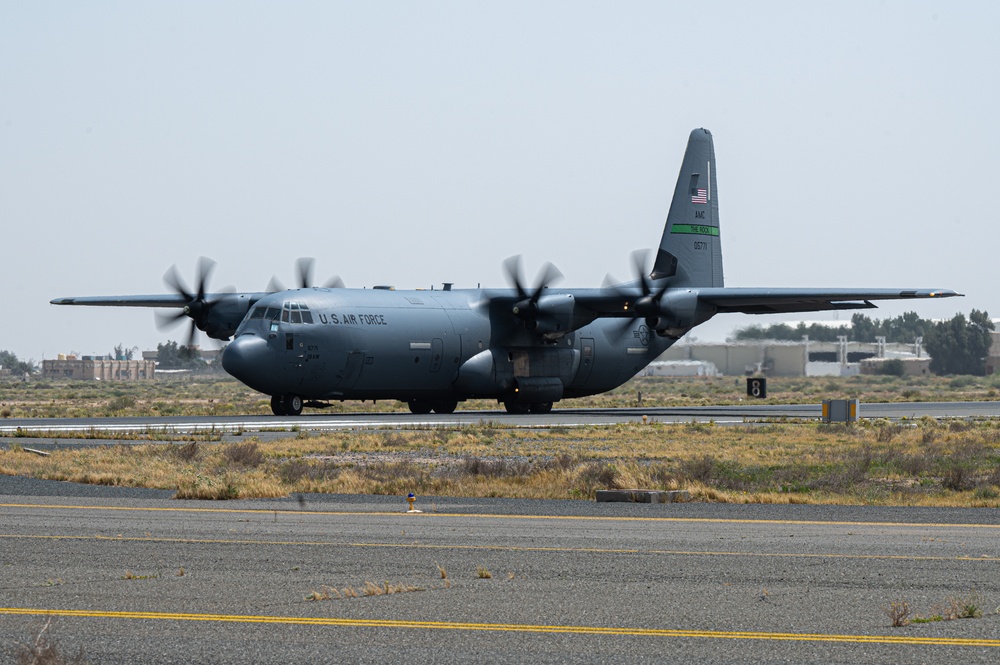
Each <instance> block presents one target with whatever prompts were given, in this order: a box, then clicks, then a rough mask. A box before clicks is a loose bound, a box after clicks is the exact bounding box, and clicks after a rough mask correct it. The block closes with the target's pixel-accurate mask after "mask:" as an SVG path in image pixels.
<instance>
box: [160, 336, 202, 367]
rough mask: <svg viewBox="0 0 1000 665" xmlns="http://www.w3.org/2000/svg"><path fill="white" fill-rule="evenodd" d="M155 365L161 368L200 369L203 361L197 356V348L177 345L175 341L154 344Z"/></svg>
mask: <svg viewBox="0 0 1000 665" xmlns="http://www.w3.org/2000/svg"><path fill="white" fill-rule="evenodd" d="M156 358H157V366H158V367H160V368H162V369H200V368H202V367H204V366H205V361H204V360H202V359H201V358H200V357H198V349H197V348H196V347H192V346H178V345H177V342H172V341H171V342H167V343H166V344H157V345H156Z"/></svg>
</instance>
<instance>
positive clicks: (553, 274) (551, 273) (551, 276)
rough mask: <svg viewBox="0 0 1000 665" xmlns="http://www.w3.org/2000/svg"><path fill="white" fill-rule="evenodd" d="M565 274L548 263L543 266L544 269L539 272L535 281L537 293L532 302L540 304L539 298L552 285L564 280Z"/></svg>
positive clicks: (534, 294) (532, 297) (533, 295)
mask: <svg viewBox="0 0 1000 665" xmlns="http://www.w3.org/2000/svg"><path fill="white" fill-rule="evenodd" d="M562 277H563V274H562V272H561V271H560V270H559V268H556V267H555V266H554V265H552V264H551V263H548V262H546V263H545V265H543V266H542V269H541V270H540V271H539V272H538V277H537V278H536V279H535V284H537V286H535V292H534V293H533V294H532V296H531V301H532V302H538V298H539V297H541V295H542V290H543V289H544V288H545V287H547V286H549V285H550V284H552V283H553V282H557V281H559V280H560V279H562Z"/></svg>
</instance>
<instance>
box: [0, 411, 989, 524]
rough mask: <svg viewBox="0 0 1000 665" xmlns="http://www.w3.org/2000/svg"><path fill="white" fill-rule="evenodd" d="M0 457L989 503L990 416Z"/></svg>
mask: <svg viewBox="0 0 1000 665" xmlns="http://www.w3.org/2000/svg"><path fill="white" fill-rule="evenodd" d="M0 473H4V474H8V475H24V476H32V477H37V478H48V479H54V480H71V481H76V482H84V483H95V484H105V485H122V486H143V487H152V488H159V489H171V490H175V491H176V492H177V494H176V496H177V497H178V498H197V499H237V498H255V497H281V496H288V495H291V494H300V493H312V492H324V493H350V494H384V495H399V496H405V495H406V494H407V493H408V492H414V493H416V494H417V495H418V496H425V497H426V496H470V497H519V498H556V499H593V498H594V495H595V493H596V491H597V490H599V489H630V488H643V489H659V490H674V489H687V490H689V491H690V492H691V494H692V497H693V498H694V499H695V500H701V501H716V502H741V503H751V502H753V503H849V504H877V505H946V506H992V507H997V506H1000V423H996V422H965V421H952V422H939V421H937V420H935V419H933V418H929V417H927V418H922V419H920V420H918V421H910V422H905V423H902V424H900V423H895V422H889V421H880V420H874V421H861V422H860V423H858V424H857V425H855V426H846V425H843V424H834V425H822V424H816V423H798V424H783V423H775V424H763V425H753V424H747V425H737V426H717V425H713V424H711V423H688V424H665V423H650V424H648V425H642V424H638V423H634V424H621V425H614V426H607V427H591V428H575V429H567V428H553V429H532V430H523V429H515V428H510V427H504V426H502V425H501V424H498V423H496V422H489V421H487V422H482V423H480V424H479V425H474V426H470V427H464V428H440V429H431V430H383V431H378V430H376V431H371V430H365V431H337V432H329V433H324V434H313V435H310V436H308V437H293V438H285V439H280V440H278V441H274V442H269V443H266V444H265V443H261V442H260V441H259V440H257V439H256V438H247V439H245V440H241V441H240V442H239V443H229V444H225V443H208V442H195V441H190V442H187V443H184V444H171V445H148V444H140V445H133V446H123V445H115V446H106V447H87V448H84V449H79V450H56V451H53V452H52V454H51V455H50V456H48V457H40V456H37V455H32V454H30V453H29V452H26V451H24V450H23V449H17V448H12V449H11V450H5V451H0Z"/></svg>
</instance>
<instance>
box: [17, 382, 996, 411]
mask: <svg viewBox="0 0 1000 665" xmlns="http://www.w3.org/2000/svg"><path fill="white" fill-rule="evenodd" d="M640 394H641V397H642V399H641V402H640V399H639V396H640ZM824 398H829V399H848V398H851V399H853V398H858V399H861V401H862V402H898V401H957V400H963V401H965V400H994V399H1000V376H987V377H972V376H960V377H948V376H945V377H939V376H926V377H903V378H900V377H892V376H852V377H772V378H771V379H770V380H769V381H768V398H767V400H764V402H765V403H775V404H786V403H787V404H802V403H818V402H819V401H820V400H821V399H824ZM745 399H746V383H745V381H744V380H743V379H742V378H737V377H654V376H645V377H636V378H634V379H632V380H631V381H629V382H628V383H626V384H625V385H623V386H621V387H619V388H617V389H615V390H612V391H611V392H608V393H604V394H602V395H594V396H592V397H586V398H582V399H575V400H569V401H567V402H563V403H562V404H560V406H561V407H565V408H622V407H637V406H645V407H650V408H652V407H683V406H707V405H725V404H738V403H740V402H741V401H743V400H745ZM459 408H460V409H463V410H496V409H498V408H499V407H498V405H497V403H496V402H495V401H492V400H471V401H469V402H464V403H461V404H460V405H459ZM407 410H408V409H407V407H406V405H405V404H403V403H401V402H396V401H393V400H383V401H380V402H377V403H372V402H343V403H340V402H334V403H333V404H332V405H331V407H330V409H329V410H328V412H329V413H354V412H366V413H371V412H384V413H388V412H405V411H407ZM270 412H271V410H270V406H269V400H268V398H267V397H266V396H264V395H261V394H260V393H257V392H254V391H252V390H250V389H249V388H247V387H246V386H244V385H242V384H240V383H239V382H237V381H235V380H233V379H231V378H228V377H226V376H225V375H213V374H208V375H204V374H199V375H190V376H184V377H169V378H158V379H156V380H154V381H139V382H134V383H115V382H107V381H104V382H102V381H69V380H51V379H33V380H31V381H28V382H26V383H25V382H21V381H11V380H5V381H4V380H0V419H2V418H80V417H93V416H115V417H155V416H175V415H184V416H195V415H219V416H221V415H254V414H261V415H263V414H269V413H270Z"/></svg>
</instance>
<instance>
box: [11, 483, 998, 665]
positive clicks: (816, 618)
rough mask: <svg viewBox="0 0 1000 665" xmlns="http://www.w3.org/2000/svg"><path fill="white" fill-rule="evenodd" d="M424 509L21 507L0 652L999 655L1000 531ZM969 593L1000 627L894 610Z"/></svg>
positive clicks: (756, 516)
mask: <svg viewBox="0 0 1000 665" xmlns="http://www.w3.org/2000/svg"><path fill="white" fill-rule="evenodd" d="M60 485H63V484H59V483H53V484H50V485H49V486H50V487H53V488H56V487H59V486H60ZM137 496H138V495H137ZM418 507H419V508H422V509H424V510H425V512H424V513H421V514H408V513H406V512H405V509H406V506H405V503H404V502H403V501H402V500H401V499H400V498H395V497H358V496H317V497H310V498H309V499H307V500H306V501H305V503H299V502H297V501H295V500H278V501H241V502H226V503H202V502H180V501H172V500H163V499H148V498H124V499H122V498H117V499H102V498H100V497H91V498H81V497H73V496H57V495H49V496H10V495H6V496H0V510H2V511H3V515H4V519H3V524H2V527H0V542H2V543H3V545H2V552H3V554H2V567H0V636H2V640H3V644H5V645H11V644H14V643H16V642H26V641H29V640H30V639H31V636H32V634H33V633H32V630H33V627H34V628H37V627H38V626H41V625H42V624H43V623H44V622H45V621H47V620H50V619H51V621H52V624H51V625H50V628H49V631H50V633H51V636H52V638H53V639H54V640H55V641H56V642H57V643H58V644H59V645H60V646H61V647H62V648H63V650H64V651H65V652H67V653H74V652H75V651H76V650H77V649H82V650H83V652H84V653H85V654H86V656H87V657H88V658H89V659H91V662H101V663H146V662H148V663H153V662H213V663H229V662H232V663H250V662H254V663H287V662H324V661H326V662H340V661H343V662H400V661H404V660H405V661H406V662H410V663H425V662H469V661H473V660H475V661H484V660H487V661H490V662H529V661H530V662H602V661H609V660H612V659H613V660H620V661H627V662H662V661H663V660H664V659H665V658H667V656H666V654H669V658H667V659H668V660H672V661H682V660H690V661H692V662H735V661H739V662H750V663H771V662H786V661H792V662H820V661H822V662H834V661H839V662H890V661H892V662H910V661H912V662H926V661H932V660H933V661H938V660H946V659H960V660H961V661H962V662H983V663H985V662H995V661H996V658H997V657H998V656H1000V616H997V615H996V614H993V613H992V611H993V609H994V608H995V607H996V606H997V604H1000V575H998V574H997V571H998V566H1000V548H998V545H997V542H998V540H1000V539H998V536H1000V526H998V525H997V524H995V523H993V522H994V516H993V515H992V514H989V513H987V512H985V511H976V510H946V509H912V510H907V509H893V508H832V507H821V506H724V505H697V504H686V505H678V504H674V505H659V506H655V505H638V504H595V503H591V502H583V501H576V502H561V501H516V500H504V499H493V500H488V499H482V500H464V499H434V498H429V497H427V498H424V497H422V498H420V499H419V500H418ZM387 590H389V591H393V592H392V593H386V591H387ZM366 594H367V595H366ZM970 594H973V595H975V597H976V598H978V599H979V600H978V601H977V602H979V603H980V604H981V606H982V608H983V611H984V616H983V617H982V618H978V619H967V620H955V621H940V622H933V623H926V624H914V625H911V626H909V627H906V628H892V627H890V625H889V620H888V618H887V617H886V615H885V614H884V613H883V611H882V609H881V608H882V607H883V606H885V605H888V604H889V603H890V602H892V601H894V600H899V599H906V600H907V601H908V602H909V603H910V604H911V606H912V607H913V611H914V612H916V613H924V614H930V613H932V612H934V611H938V609H939V608H941V607H945V606H946V605H947V603H948V602H949V598H950V597H952V598H958V597H972V596H970ZM307 598H318V599H315V600H309V599H307Z"/></svg>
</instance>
